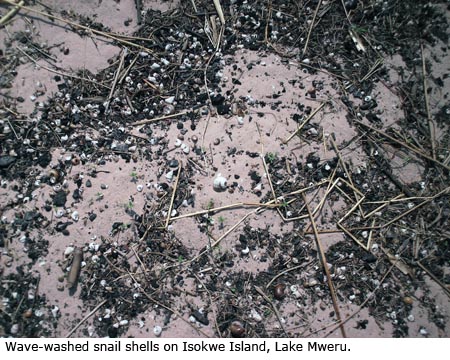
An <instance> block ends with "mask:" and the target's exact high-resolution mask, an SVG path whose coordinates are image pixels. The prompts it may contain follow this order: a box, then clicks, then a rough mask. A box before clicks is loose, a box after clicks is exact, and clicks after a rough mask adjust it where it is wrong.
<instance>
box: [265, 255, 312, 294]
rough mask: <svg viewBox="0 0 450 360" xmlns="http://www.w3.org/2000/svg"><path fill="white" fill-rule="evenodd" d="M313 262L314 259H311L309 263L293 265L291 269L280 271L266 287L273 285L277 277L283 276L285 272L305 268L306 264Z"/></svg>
mask: <svg viewBox="0 0 450 360" xmlns="http://www.w3.org/2000/svg"><path fill="white" fill-rule="evenodd" d="M311 263H312V261H310V262H308V263H306V264H302V265H297V266H293V267H291V268H289V269H286V270H284V271H282V272H280V273H279V274H277V275H275V276H274V277H273V278H272V280H270V281H269V282H268V283H267V285H266V289H268V288H269V287H270V285H272V284H273V282H274V281H275V280H276V279H278V278H279V277H280V276H283V275H284V274H286V273H288V272H291V271H294V270H297V269H301V268H303V267H305V266H308V265H309V264H311Z"/></svg>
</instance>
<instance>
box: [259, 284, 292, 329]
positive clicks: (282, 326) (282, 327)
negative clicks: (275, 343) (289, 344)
mask: <svg viewBox="0 0 450 360" xmlns="http://www.w3.org/2000/svg"><path fill="white" fill-rule="evenodd" d="M253 287H254V288H255V290H256V292H257V293H258V294H260V295H261V296H262V297H263V298H264V300H266V301H267V302H268V303H269V304H270V306H271V307H272V309H273V312H274V313H275V316H276V317H277V319H278V322H279V323H280V326H281V329H282V330H283V332H284V334H285V335H286V337H289V336H288V333H287V332H286V329H285V328H284V325H283V322H282V321H281V316H280V313H279V312H278V309H277V308H276V306H275V304H274V303H273V302H272V300H270V299H269V297H268V296H267V295H266V294H265V293H264V291H262V289H261V288H260V287H258V286H256V285H254V286H253Z"/></svg>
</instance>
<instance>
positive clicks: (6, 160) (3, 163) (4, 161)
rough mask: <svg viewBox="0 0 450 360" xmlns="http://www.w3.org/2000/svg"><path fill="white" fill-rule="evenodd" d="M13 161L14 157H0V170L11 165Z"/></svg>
mask: <svg viewBox="0 0 450 360" xmlns="http://www.w3.org/2000/svg"><path fill="white" fill-rule="evenodd" d="M14 161H16V158H15V157H14V156H9V155H5V156H1V157H0V168H5V167H8V166H9V165H11V164H12V163H13V162H14Z"/></svg>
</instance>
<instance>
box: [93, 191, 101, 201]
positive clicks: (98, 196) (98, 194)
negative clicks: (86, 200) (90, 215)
mask: <svg viewBox="0 0 450 360" xmlns="http://www.w3.org/2000/svg"><path fill="white" fill-rule="evenodd" d="M95 197H96V199H95V200H97V201H100V200H103V194H102V193H101V192H98V193H97V194H95Z"/></svg>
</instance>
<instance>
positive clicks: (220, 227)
mask: <svg viewBox="0 0 450 360" xmlns="http://www.w3.org/2000/svg"><path fill="white" fill-rule="evenodd" d="M217 220H218V221H219V229H220V230H222V229H223V225H224V223H225V218H224V217H223V216H219V218H218V219H217Z"/></svg>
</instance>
